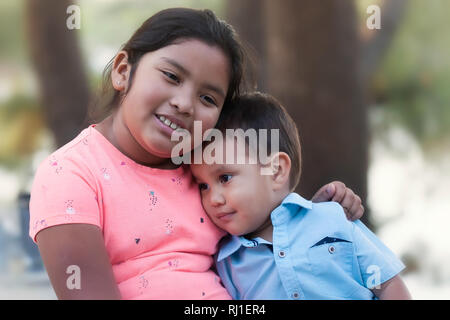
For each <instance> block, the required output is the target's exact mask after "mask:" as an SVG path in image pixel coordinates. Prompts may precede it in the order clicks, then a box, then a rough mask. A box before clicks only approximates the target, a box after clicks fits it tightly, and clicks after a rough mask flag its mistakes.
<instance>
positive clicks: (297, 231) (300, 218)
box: [216, 193, 405, 300]
mask: <svg viewBox="0 0 450 320" xmlns="http://www.w3.org/2000/svg"><path fill="white" fill-rule="evenodd" d="M271 219H272V224H273V243H270V242H269V241H266V240H264V239H262V238H254V239H246V238H245V237H243V236H240V237H236V236H228V237H226V238H225V239H223V241H222V242H221V247H220V250H219V253H218V254H217V256H216V267H217V271H218V273H219V275H220V277H221V279H222V282H223V284H224V286H225V287H226V288H227V290H228V292H229V293H230V295H231V296H232V297H233V299H248V300H255V299H256V300H258V299H261V300H264V299H272V300H279V299H294V300H296V299H374V298H375V296H374V295H373V293H372V291H370V290H369V289H368V288H373V287H375V286H378V285H379V284H381V283H383V282H385V281H387V280H389V279H391V278H392V277H394V276H395V275H397V274H398V273H399V272H400V271H401V270H402V269H403V268H404V267H405V266H404V265H403V263H402V262H401V261H400V260H399V259H398V258H397V257H396V256H395V255H394V254H393V253H392V252H391V251H390V250H389V249H388V248H387V247H386V246H385V245H384V244H383V243H382V242H381V241H380V240H379V239H378V238H377V237H376V236H375V235H374V234H373V233H372V232H371V231H370V230H369V229H368V228H367V227H366V226H365V225H364V224H363V223H362V222H361V221H359V220H358V221H355V222H350V221H348V220H347V218H346V216H345V213H344V211H343V209H342V207H341V206H340V205H339V204H338V203H336V202H321V203H312V202H311V201H308V200H305V199H304V198H302V197H301V196H299V195H298V194H296V193H291V194H289V195H288V196H287V197H286V198H285V199H284V200H283V202H282V203H281V205H280V206H278V207H277V208H275V210H274V211H273V212H272V213H271Z"/></svg>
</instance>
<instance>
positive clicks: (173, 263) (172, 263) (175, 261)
mask: <svg viewBox="0 0 450 320" xmlns="http://www.w3.org/2000/svg"><path fill="white" fill-rule="evenodd" d="M178 263H179V261H178V259H172V260H170V261H169V262H168V263H167V264H168V265H169V269H170V270H174V269H176V268H177V267H178Z"/></svg>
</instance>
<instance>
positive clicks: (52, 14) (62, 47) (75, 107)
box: [25, 0, 89, 147]
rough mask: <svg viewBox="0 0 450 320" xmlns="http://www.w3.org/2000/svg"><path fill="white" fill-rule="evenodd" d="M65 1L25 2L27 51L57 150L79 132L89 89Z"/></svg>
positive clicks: (66, 1) (39, 0)
mask: <svg viewBox="0 0 450 320" xmlns="http://www.w3.org/2000/svg"><path fill="white" fill-rule="evenodd" d="M71 4H72V2H71V1H68V0H58V1H54V0H27V1H26V3H25V9H26V23H27V28H26V30H27V36H28V39H29V50H30V53H31V58H32V62H33V65H34V67H35V70H36V74H37V79H38V82H39V85H40V93H41V101H42V106H43V109H44V114H45V118H46V121H47V124H48V127H49V128H50V130H51V131H52V132H53V134H54V137H55V142H56V145H57V147H60V146H62V145H64V144H65V143H67V142H68V141H70V140H72V139H73V138H74V137H75V136H76V135H77V134H78V133H79V131H80V130H81V129H82V126H83V122H84V120H85V117H86V113H87V106H88V103H89V85H88V80H87V76H86V74H85V69H84V67H85V66H84V64H83V62H82V58H81V52H80V48H79V44H78V39H77V35H78V32H79V31H78V30H76V29H75V30H69V29H68V28H67V26H66V19H67V18H68V17H69V15H68V14H67V13H66V10H67V8H68V7H69V6H70V5H71Z"/></svg>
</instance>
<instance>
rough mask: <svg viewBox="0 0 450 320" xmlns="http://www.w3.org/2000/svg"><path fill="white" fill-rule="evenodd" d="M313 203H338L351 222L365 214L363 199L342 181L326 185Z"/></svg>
mask: <svg viewBox="0 0 450 320" xmlns="http://www.w3.org/2000/svg"><path fill="white" fill-rule="evenodd" d="M311 201H313V202H324V201H336V202H338V203H339V204H340V205H341V206H342V207H343V208H344V211H345V214H346V215H347V219H349V220H351V221H354V220H357V219H360V218H361V217H362V216H363V214H364V207H363V206H362V204H361V198H360V197H358V195H356V194H355V193H354V192H353V191H352V190H351V189H349V188H347V187H346V186H345V184H343V183H342V182H340V181H333V182H331V183H329V184H326V185H324V186H323V187H322V188H320V189H319V191H317V192H316V194H315V195H314V196H313V197H312V199H311Z"/></svg>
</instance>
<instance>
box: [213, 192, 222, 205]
mask: <svg viewBox="0 0 450 320" xmlns="http://www.w3.org/2000/svg"><path fill="white" fill-rule="evenodd" d="M210 201H211V205H212V206H213V207H218V206H221V205H224V204H225V198H224V196H223V195H222V193H220V192H211V198H210Z"/></svg>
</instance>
